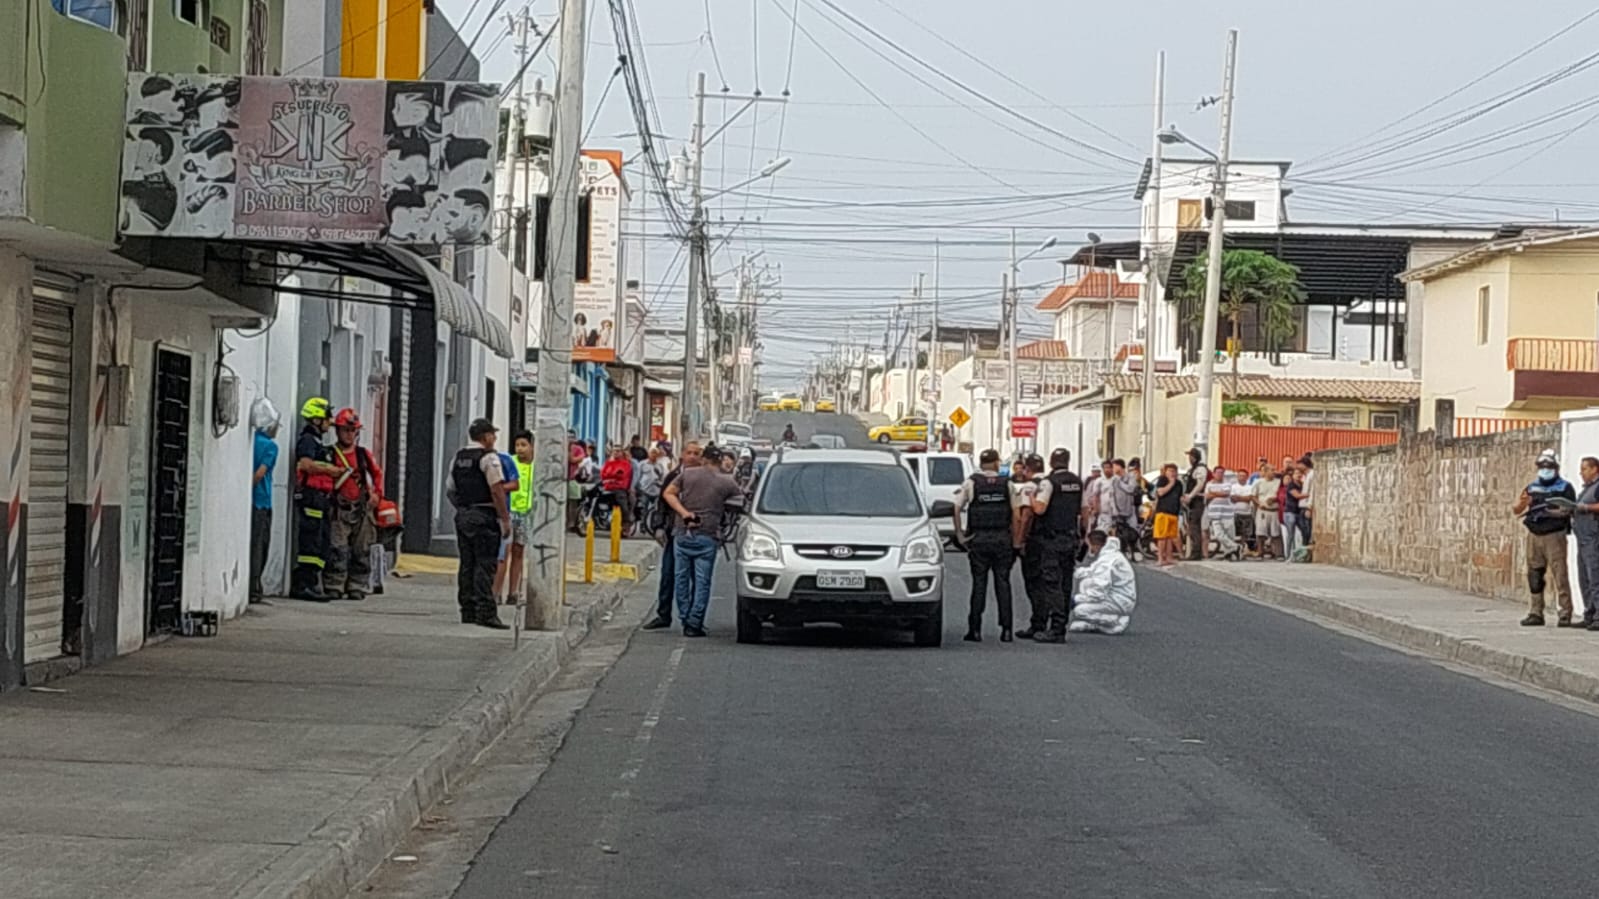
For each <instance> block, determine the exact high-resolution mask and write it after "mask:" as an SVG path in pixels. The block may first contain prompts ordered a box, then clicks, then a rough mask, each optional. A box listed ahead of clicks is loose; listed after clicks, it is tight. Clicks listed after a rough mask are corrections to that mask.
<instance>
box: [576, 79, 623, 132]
mask: <svg viewBox="0 0 1599 899" xmlns="http://www.w3.org/2000/svg"><path fill="white" fill-rule="evenodd" d="M620 74H622V65H621V63H618V64H617V66H616V68H614V69H612V70H611V77H610V78H609V79H607V80H606V82H605V89H604V90H602V91H600V99H599V102H597V103H595V104H594V115H593V116H591V117H590V118H589V124H588V127H587V128H584V129H583V144H584V145H587V144H588V142H589V138H590V137H592V136H593V134H594V126H595V125H596V124H598V123H599V121H600V113H601V112H604V111H605V98H606V97H609V96H610V95H611V85H613V84H615V83H616V76H618V75H620Z"/></svg>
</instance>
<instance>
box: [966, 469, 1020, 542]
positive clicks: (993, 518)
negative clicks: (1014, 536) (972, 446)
mask: <svg viewBox="0 0 1599 899" xmlns="http://www.w3.org/2000/svg"><path fill="white" fill-rule="evenodd" d="M971 481H972V506H971V510H970V511H969V512H967V519H966V521H967V526H968V527H969V528H970V529H971V530H972V532H973V533H979V532H983V533H992V532H995V531H1008V530H1010V485H1009V484H1007V483H1006V481H1005V479H1004V478H1002V477H1000V476H999V475H997V474H989V473H988V472H985V471H979V472H977V473H976V474H974V475H972V478H971Z"/></svg>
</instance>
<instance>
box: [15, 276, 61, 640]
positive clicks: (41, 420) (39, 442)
mask: <svg viewBox="0 0 1599 899" xmlns="http://www.w3.org/2000/svg"><path fill="white" fill-rule="evenodd" d="M29 390H30V391H31V395H30V398H29V409H28V426H29V429H30V430H29V446H28V555H27V567H26V573H27V581H28V584H27V592H26V594H25V595H24V597H23V609H24V619H25V620H24V622H23V629H24V631H25V632H26V634H27V643H26V645H25V648H24V650H23V660H24V662H37V661H40V660H43V659H50V658H55V657H56V656H58V655H61V641H62V625H61V618H62V608H63V606H64V605H65V595H66V576H67V472H68V471H69V468H68V461H69V459H68V453H69V443H68V439H67V436H68V435H67V432H68V427H69V425H70V422H71V411H72V308H71V307H70V306H66V305H63V304H61V303H53V302H48V301H45V300H39V299H35V300H34V303H33V348H32V369H31V375H30V378H29Z"/></svg>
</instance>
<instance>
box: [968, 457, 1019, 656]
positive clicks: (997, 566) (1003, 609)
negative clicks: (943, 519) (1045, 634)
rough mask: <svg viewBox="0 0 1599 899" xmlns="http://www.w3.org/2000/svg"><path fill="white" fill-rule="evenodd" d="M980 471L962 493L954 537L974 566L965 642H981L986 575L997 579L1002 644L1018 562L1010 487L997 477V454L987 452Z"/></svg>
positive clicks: (980, 461)
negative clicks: (963, 525) (963, 512)
mask: <svg viewBox="0 0 1599 899" xmlns="http://www.w3.org/2000/svg"><path fill="white" fill-rule="evenodd" d="M978 464H979V465H981V466H982V470H981V471H978V472H976V473H975V474H973V475H972V476H971V478H969V479H968V480H967V481H966V483H965V484H964V485H963V486H962V488H961V497H960V502H959V503H958V504H957V506H956V509H955V534H956V538H957V539H959V540H960V543H961V545H962V546H964V547H965V548H966V559H967V561H968V562H969V563H970V564H971V566H972V604H971V610H970V611H969V612H968V613H967V615H966V637H965V639H966V640H967V641H968V642H970V643H981V642H982V641H983V637H982V632H983V607H984V606H985V605H986V604H987V599H988V576H989V574H990V573H992V574H993V576H994V603H995V605H997V606H999V642H1001V643H1009V642H1011V640H1012V639H1013V638H1012V636H1011V627H1012V625H1013V622H1012V620H1011V592H1010V569H1011V565H1012V564H1014V563H1015V561H1016V550H1015V547H1014V544H1013V543H1012V538H1011V502H1010V483H1009V482H1008V481H1006V480H1005V478H1003V477H1001V476H1000V474H999V452H998V451H997V450H991V449H989V450H983V454H982V455H981V456H979V457H978ZM962 509H965V510H966V513H967V514H966V528H965V529H964V530H963V529H962V528H961V526H960V525H961V510H962Z"/></svg>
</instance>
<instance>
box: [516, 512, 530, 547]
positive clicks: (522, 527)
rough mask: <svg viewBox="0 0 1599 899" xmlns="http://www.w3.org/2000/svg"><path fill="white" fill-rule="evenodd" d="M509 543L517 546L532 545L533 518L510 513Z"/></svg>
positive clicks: (527, 515)
mask: <svg viewBox="0 0 1599 899" xmlns="http://www.w3.org/2000/svg"><path fill="white" fill-rule="evenodd" d="M511 542H512V543H515V544H516V545H517V546H532V545H533V516H532V515H529V514H520V515H519V514H517V513H515V512H512V513H511Z"/></svg>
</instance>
